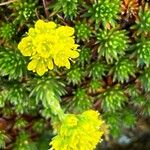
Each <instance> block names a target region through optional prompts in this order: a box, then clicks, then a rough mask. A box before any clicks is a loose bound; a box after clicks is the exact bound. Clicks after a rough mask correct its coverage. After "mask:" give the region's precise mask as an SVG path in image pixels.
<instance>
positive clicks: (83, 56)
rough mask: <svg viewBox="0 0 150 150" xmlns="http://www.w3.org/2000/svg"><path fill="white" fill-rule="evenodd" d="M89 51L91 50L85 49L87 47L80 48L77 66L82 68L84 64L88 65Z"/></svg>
mask: <svg viewBox="0 0 150 150" xmlns="http://www.w3.org/2000/svg"><path fill="white" fill-rule="evenodd" d="M91 51H92V50H91V49H90V48H87V47H83V48H81V51H80V55H79V58H78V61H77V63H78V64H79V65H81V66H82V67H83V66H84V65H86V64H89V63H90V59H91Z"/></svg>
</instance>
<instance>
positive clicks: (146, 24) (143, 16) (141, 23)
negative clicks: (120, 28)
mask: <svg viewBox="0 0 150 150" xmlns="http://www.w3.org/2000/svg"><path fill="white" fill-rule="evenodd" d="M138 15H139V18H137V19H136V24H135V25H133V26H132V27H131V28H132V29H136V31H135V32H136V33H137V35H140V34H145V35H146V34H148V33H150V11H149V4H148V3H147V4H146V5H145V8H144V10H143V8H142V7H141V8H140V11H139V14H138Z"/></svg>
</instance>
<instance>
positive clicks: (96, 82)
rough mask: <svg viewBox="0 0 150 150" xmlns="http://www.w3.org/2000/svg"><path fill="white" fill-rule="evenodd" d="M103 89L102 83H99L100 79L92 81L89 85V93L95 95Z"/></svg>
mask: <svg viewBox="0 0 150 150" xmlns="http://www.w3.org/2000/svg"><path fill="white" fill-rule="evenodd" d="M101 87H102V82H101V81H99V80H98V79H92V80H91V81H90V84H89V91H90V92H93V93H94V92H96V90H98V89H99V88H101Z"/></svg>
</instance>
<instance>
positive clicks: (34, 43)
mask: <svg viewBox="0 0 150 150" xmlns="http://www.w3.org/2000/svg"><path fill="white" fill-rule="evenodd" d="M73 34H74V29H73V28H71V27H69V26H59V27H58V26H57V25H56V24H55V23H54V22H44V21H42V20H38V21H37V22H36V23H35V28H30V29H29V31H28V33H27V36H26V37H24V38H23V39H22V40H21V42H20V43H19V45H18V49H19V50H20V51H21V53H22V54H23V55H24V56H30V58H31V61H30V63H29V64H28V70H32V71H33V72H37V74H39V75H43V74H44V73H45V72H47V71H48V69H50V70H52V69H53V68H54V64H55V65H57V66H58V67H61V66H65V67H66V68H68V69H69V68H70V61H69V60H71V59H72V58H77V57H78V56H79V53H78V51H77V47H78V45H77V44H75V41H74V36H73Z"/></svg>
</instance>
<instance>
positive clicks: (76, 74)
mask: <svg viewBox="0 0 150 150" xmlns="http://www.w3.org/2000/svg"><path fill="white" fill-rule="evenodd" d="M84 74H85V73H84V71H83V70H82V68H80V67H78V66H74V67H72V68H71V69H70V70H69V71H68V72H67V81H68V82H69V83H72V84H73V85H75V84H79V83H81V80H82V79H83V77H84Z"/></svg>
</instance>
